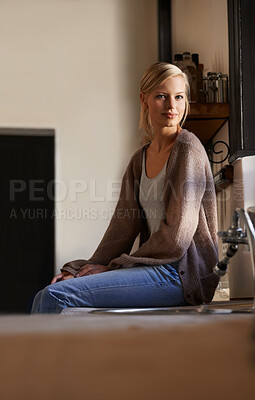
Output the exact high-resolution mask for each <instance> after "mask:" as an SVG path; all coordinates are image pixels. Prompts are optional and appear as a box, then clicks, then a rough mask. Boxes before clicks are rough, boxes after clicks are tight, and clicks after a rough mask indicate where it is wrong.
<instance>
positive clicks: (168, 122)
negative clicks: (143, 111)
mask: <svg viewBox="0 0 255 400" xmlns="http://www.w3.org/2000/svg"><path fill="white" fill-rule="evenodd" d="M185 97H186V95H185V83H184V79H183V77H182V76H172V77H171V78H168V79H166V80H165V81H164V82H163V83H162V84H161V85H160V86H159V87H158V88H157V89H155V90H154V91H153V92H151V93H150V94H149V96H148V97H147V100H146V99H145V98H143V97H142V102H143V104H144V106H145V107H147V108H148V111H149V115H150V118H151V123H152V126H153V128H154V130H155V131H157V130H158V129H162V128H169V130H168V131H169V133H176V132H177V129H178V125H179V123H180V121H181V120H182V117H183V114H184V111H185Z"/></svg>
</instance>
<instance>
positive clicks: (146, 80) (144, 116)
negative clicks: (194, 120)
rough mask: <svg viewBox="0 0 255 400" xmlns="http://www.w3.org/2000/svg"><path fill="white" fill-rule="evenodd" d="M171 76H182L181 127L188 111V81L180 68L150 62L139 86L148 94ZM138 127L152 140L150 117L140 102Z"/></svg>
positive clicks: (163, 63)
mask: <svg viewBox="0 0 255 400" xmlns="http://www.w3.org/2000/svg"><path fill="white" fill-rule="evenodd" d="M173 76H182V77H183V79H184V83H185V110H184V114H183V117H182V120H181V122H180V127H181V128H182V126H183V124H184V122H185V120H186V118H187V115H188V113H189V100H188V98H189V90H190V87H189V81H188V78H187V75H186V74H185V73H184V72H182V70H181V69H180V68H178V67H177V66H176V65H173V64H168V63H165V62H156V63H155V64H152V65H151V66H150V67H149V68H147V69H146V71H145V72H144V74H143V77H142V80H141V86H140V93H142V94H143V95H145V96H148V95H149V94H150V93H151V92H153V91H154V90H155V89H157V88H158V87H159V86H160V85H161V84H162V83H163V82H164V81H165V80H166V79H168V78H171V77H173ZM139 129H143V130H144V131H145V132H146V133H147V139H148V140H152V139H153V136H154V133H153V127H152V123H151V119H150V115H149V112H148V109H147V108H144V107H143V105H142V104H141V111H140V123H139Z"/></svg>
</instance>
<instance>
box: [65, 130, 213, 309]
mask: <svg viewBox="0 0 255 400" xmlns="http://www.w3.org/2000/svg"><path fill="white" fill-rule="evenodd" d="M146 146H148V144H147V145H145V146H143V147H142V148H140V149H139V150H138V151H137V152H136V153H135V154H134V155H133V157H132V158H131V160H130V162H129V165H128V167H127V169H126V172H125V174H124V176H123V180H122V185H121V191H120V197H119V200H118V203H117V205H116V208H115V212H114V215H113V217H112V219H111V221H110V224H109V227H108V228H107V230H106V232H105V234H104V236H103V238H102V240H101V242H100V244H99V246H98V248H97V249H96V251H95V253H94V254H93V256H92V257H91V258H90V259H89V260H75V261H70V262H68V263H66V264H65V265H64V266H63V268H62V271H64V270H65V271H69V272H71V273H72V274H75V273H76V272H77V270H78V269H79V268H80V267H81V266H83V265H85V264H101V265H107V266H108V268H109V270H111V269H117V268H128V267H134V266H139V265H148V266H149V265H161V264H171V262H173V261H178V260H179V274H180V278H181V282H182V286H183V291H184V296H185V298H186V300H187V301H188V302H189V303H191V304H194V305H195V304H201V303H208V302H210V301H211V300H212V298H213V294H214V291H215V289H216V286H217V284H218V278H217V277H216V276H215V275H214V274H213V271H212V269H213V266H214V265H215V264H216V263H217V261H218V253H217V211H216V198H215V190H214V183H213V177H212V173H211V168H210V164H209V161H208V158H207V155H206V152H205V149H204V147H203V146H202V144H201V142H200V141H199V139H198V138H197V137H196V136H195V135H194V134H193V133H191V132H188V131H187V130H185V129H184V130H182V131H181V132H180V134H179V135H178V137H177V139H176V140H175V143H174V146H173V148H172V151H171V154H170V156H169V158H168V161H167V168H166V179H165V185H164V205H165V210H166V219H165V220H162V221H161V223H160V228H159V230H158V231H157V232H155V233H153V234H152V235H151V237H149V233H148V227H147V223H146V218H145V216H144V213H143V210H142V208H141V206H140V204H139V183H140V177H141V171H142V154H143V149H144V148H145V147H146ZM139 233H140V246H139V248H138V250H136V251H135V252H134V253H133V254H131V255H130V251H131V249H132V246H133V243H134V240H135V239H136V237H137V235H138V234H139Z"/></svg>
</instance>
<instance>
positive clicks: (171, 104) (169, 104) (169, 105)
mask: <svg viewBox="0 0 255 400" xmlns="http://www.w3.org/2000/svg"><path fill="white" fill-rule="evenodd" d="M167 100H168V101H167V108H170V109H172V108H174V107H175V99H173V98H172V97H170V96H169V97H168V99H167Z"/></svg>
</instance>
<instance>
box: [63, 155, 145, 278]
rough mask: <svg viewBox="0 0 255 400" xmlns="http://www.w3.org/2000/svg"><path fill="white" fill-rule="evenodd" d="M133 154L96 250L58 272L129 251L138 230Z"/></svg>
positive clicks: (139, 222) (75, 269) (69, 263)
mask: <svg viewBox="0 0 255 400" xmlns="http://www.w3.org/2000/svg"><path fill="white" fill-rule="evenodd" d="M136 154H137V153H135V155H134V156H133V157H132V158H131V160H130V163H129V165H128V167H127V169H126V172H125V174H124V176H123V179H122V184H121V190H120V196H119V200H118V202H117V205H116V207H115V211H114V214H113V216H112V218H111V221H110V224H109V226H108V228H107V230H106V232H105V234H104V236H103V238H102V240H101V242H100V244H99V245H98V247H97V249H96V251H95V252H94V254H93V255H92V257H91V258H90V259H88V260H85V259H81V260H74V261H69V262H68V263H66V264H65V265H64V266H63V267H62V269H61V271H68V272H70V273H72V274H75V273H76V272H77V271H78V270H79V268H81V267H82V266H84V265H85V264H101V265H109V264H110V262H111V260H113V259H114V258H116V257H119V256H120V255H121V254H122V253H128V254H129V253H130V251H131V249H132V246H133V243H134V240H135V239H136V237H137V235H138V234H139V232H140V230H141V216H140V208H139V205H138V201H137V198H138V190H139V182H137V181H136V180H135V179H134V172H133V159H134V157H135V156H136ZM115 268H116V266H115ZM109 269H110V267H109Z"/></svg>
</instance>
